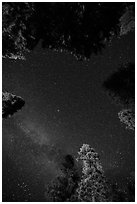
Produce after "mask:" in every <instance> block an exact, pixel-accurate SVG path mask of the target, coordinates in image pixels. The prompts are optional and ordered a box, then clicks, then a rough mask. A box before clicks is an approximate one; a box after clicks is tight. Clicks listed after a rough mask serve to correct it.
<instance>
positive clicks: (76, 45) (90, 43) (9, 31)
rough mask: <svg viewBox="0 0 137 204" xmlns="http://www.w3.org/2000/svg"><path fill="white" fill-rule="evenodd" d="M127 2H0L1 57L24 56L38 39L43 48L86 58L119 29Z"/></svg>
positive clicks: (96, 51)
mask: <svg viewBox="0 0 137 204" xmlns="http://www.w3.org/2000/svg"><path fill="white" fill-rule="evenodd" d="M127 5H132V3H131V4H130V3H128V4H127V3H120V2H119V3H112V2H111V3H104V2H99V3H98V2H94V3H84V2H80V3H79V2H74V3H72V2H65V3H64V2H50V3H49V2H47V3H42V2H40V3H38V2H35V3H26V2H25V3H23V2H21V3H16V2H6V3H3V56H4V57H10V58H22V59H23V57H24V52H26V51H29V50H32V49H34V47H35V46H36V45H37V44H38V42H40V41H41V43H42V47H43V48H50V49H54V50H60V51H63V50H65V51H68V52H70V53H72V54H73V55H74V56H76V58H77V59H79V60H82V59H89V58H90V56H91V54H93V53H94V54H97V53H99V52H100V51H101V50H102V49H103V48H104V47H105V44H106V41H109V40H110V39H111V38H112V36H113V35H114V34H118V33H119V32H120V26H121V25H123V24H122V22H123V21H122V20H121V24H120V17H121V16H122V15H123V12H125V8H126V7H127Z"/></svg>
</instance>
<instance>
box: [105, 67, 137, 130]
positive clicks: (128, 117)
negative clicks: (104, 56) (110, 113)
mask: <svg viewBox="0 0 137 204" xmlns="http://www.w3.org/2000/svg"><path fill="white" fill-rule="evenodd" d="M103 86H104V87H105V89H106V90H107V92H108V94H109V96H111V98H112V99H113V100H114V101H115V102H116V104H120V105H122V106H123V107H124V109H123V110H121V111H120V112H119V113H118V117H119V119H120V121H121V122H122V123H124V124H125V125H126V128H128V129H132V130H134V129H135V64H134V63H127V64H126V65H121V67H120V68H119V69H118V71H117V72H115V73H114V74H112V75H111V76H110V77H109V78H108V79H107V80H106V81H105V82H104V84H103Z"/></svg>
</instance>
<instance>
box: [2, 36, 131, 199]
mask: <svg viewBox="0 0 137 204" xmlns="http://www.w3.org/2000/svg"><path fill="white" fill-rule="evenodd" d="M134 45H135V42H134V33H129V34H127V35H125V36H122V37H121V38H119V39H118V38H116V39H113V40H112V42H111V43H109V44H108V45H107V46H106V48H105V49H104V50H103V51H102V54H99V55H97V56H95V55H92V56H91V59H90V61H85V62H82V61H77V60H76V59H75V57H74V56H72V55H70V54H69V53H64V52H62V53H60V52H54V51H52V50H43V49H42V48H41V47H40V45H38V46H37V47H36V48H35V49H34V50H33V51H32V52H30V53H29V54H28V55H27V56H26V60H25V61H22V60H7V59H3V90H6V91H8V92H11V93H13V94H16V95H19V96H21V97H22V98H23V99H24V100H25V102H26V104H25V106H24V107H23V108H22V110H21V111H19V112H18V113H16V114H15V115H14V116H13V117H11V118H9V119H4V120H3V199H6V200H10V201H44V190H45V185H46V184H47V183H48V182H49V181H51V179H52V178H54V177H55V176H56V175H57V174H58V173H59V166H60V162H61V159H62V158H63V155H65V154H72V155H73V156H74V157H76V156H77V152H78V150H79V148H80V147H81V146H82V144H83V143H86V144H90V145H91V146H92V147H93V148H95V150H96V151H97V152H98V153H99V155H100V158H101V162H102V165H103V168H104V171H105V172H106V174H108V175H109V176H110V177H113V178H114V177H115V176H116V177H117V175H118V178H120V176H122V178H124V176H125V177H127V176H129V175H130V174H132V172H134V154H135V152H134V151H135V148H134V132H133V131H131V130H127V129H125V126H124V125H122V124H121V123H120V121H119V118H118V116H117V114H118V112H119V111H120V110H121V109H122V108H121V107H120V106H117V105H116V104H115V103H114V102H113V101H111V99H110V98H109V97H108V96H107V93H106V92H105V90H104V89H103V85H102V84H103V82H104V80H105V79H107V77H108V76H110V75H111V73H113V72H114V71H116V70H117V69H118V66H119V65H120V64H121V63H125V62H134V60H135V56H134V55H135V50H134ZM114 175H115V176H114Z"/></svg>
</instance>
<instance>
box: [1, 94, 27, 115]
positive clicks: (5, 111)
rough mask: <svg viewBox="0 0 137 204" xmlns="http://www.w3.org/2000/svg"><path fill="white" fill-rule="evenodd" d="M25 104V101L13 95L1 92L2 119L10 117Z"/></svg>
mask: <svg viewBox="0 0 137 204" xmlns="http://www.w3.org/2000/svg"><path fill="white" fill-rule="evenodd" d="M24 104H25V101H24V100H23V99H22V98H21V97H20V96H16V95H14V94H11V93H8V92H3V93H2V117H3V118H8V117H11V116H12V115H13V114H14V113H15V112H17V111H18V110H20V109H21V108H22V107H23V106H24Z"/></svg>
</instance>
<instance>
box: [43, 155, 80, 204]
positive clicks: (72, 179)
mask: <svg viewBox="0 0 137 204" xmlns="http://www.w3.org/2000/svg"><path fill="white" fill-rule="evenodd" d="M78 181H79V174H78V171H77V169H76V167H75V163H74V159H73V157H72V156H71V155H66V156H65V157H64V161H63V162H62V165H61V175H60V176H58V177H57V178H56V179H55V180H53V181H52V182H51V184H50V185H48V186H47V188H46V192H45V197H46V200H47V201H50V202H65V201H70V200H72V199H73V200H74V198H72V197H73V195H74V194H75V191H76V188H77V186H78Z"/></svg>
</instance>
